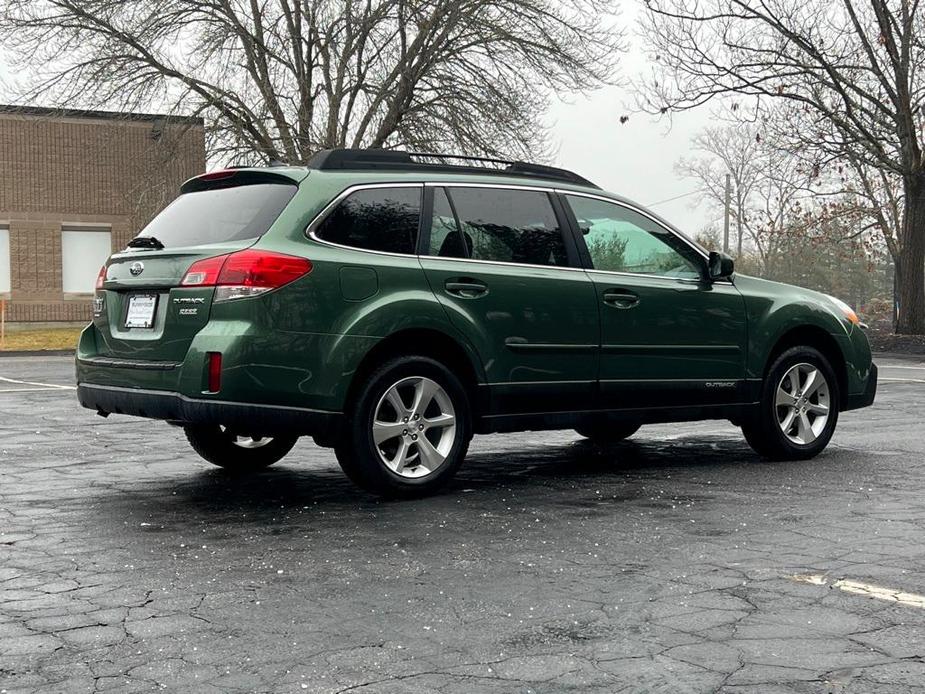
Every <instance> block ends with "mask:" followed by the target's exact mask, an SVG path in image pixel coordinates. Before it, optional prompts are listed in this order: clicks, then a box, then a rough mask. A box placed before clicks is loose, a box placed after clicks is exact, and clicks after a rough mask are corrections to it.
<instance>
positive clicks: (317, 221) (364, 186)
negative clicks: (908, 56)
mask: <svg viewBox="0 0 925 694" xmlns="http://www.w3.org/2000/svg"><path fill="white" fill-rule="evenodd" d="M450 187H458V188H460V187H461V188H499V189H514V190H527V191H535V192H540V193H547V194H548V193H555V192H556V191H555V190H554V189H553V188H541V187H537V186H521V185H517V184H511V185H506V184H499V183H450V182H447V183H443V182H439V181H425V182H422V183H407V182H406V183H360V184H357V185H353V186H350V187H349V188H345V189H344V190H342V191H341V192H340V193H339V194H338V195H337V196H336V197H335V198H334V199H333V200H331V202H329V203H328V204H327V205H325V206H324V207H323V208H322V209H321V211H320V212H319V213H318V214H316V215H315V217H314V218H313V219H312V220H311V221H310V222H309V223H308V224H307V225H306V227H305V232H304V235H305V236H306V237H308V238H310V239H311V240H312V241H315V242H316V243H320V244H322V245H325V246H330V247H332V248H344V249H346V250H348V251H356V252H358V253H373V254H376V255H386V256H393V257H399V258H418V259H419V260H424V259H425V258H426V259H428V260H442V261H452V262H458V263H481V264H484V265H502V266H505V267H526V268H540V269H542V270H566V271H568V272H584V271H585V269H584V268H582V267H572V266H571V265H533V264H531V263H513V262H510V261H505V260H483V259H480V258H450V257H445V256H439V255H420V254H418V253H392V252H390V251H375V250H372V249H370V248H357V247H356V246H345V245H344V244H341V243H335V242H333V241H327V240H325V239H323V238H321V237H319V236H318V234H316V233H315V232H316V230H317V228H318V227H319V226H320V225H321V223H322V222H324V220H325V219H326V218H327V217H328V215H329V214H330V213H331V212H332V210H333V209H334V208H335V207H336V206H337V205H338V204H340V203H341V202H342V201H343V200H344V198H346V197H348V196H349V195H352V194H353V193H355V192H357V191H359V190H375V189H378V188H422V189H423V188H450ZM561 231H562V230H561V229H560V232H561Z"/></svg>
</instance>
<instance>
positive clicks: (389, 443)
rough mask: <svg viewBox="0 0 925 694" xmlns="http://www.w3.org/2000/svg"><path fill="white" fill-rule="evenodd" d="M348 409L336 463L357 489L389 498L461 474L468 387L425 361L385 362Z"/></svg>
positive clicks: (468, 433) (468, 428) (427, 489)
mask: <svg viewBox="0 0 925 694" xmlns="http://www.w3.org/2000/svg"><path fill="white" fill-rule="evenodd" d="M347 409H348V411H347V415H348V425H347V433H346V435H345V436H344V437H343V438H342V439H341V440H340V441H339V442H338V444H337V446H336V447H335V449H334V452H335V454H336V455H337V461H338V462H339V463H340V466H341V468H343V470H344V472H345V473H346V474H347V476H348V477H349V478H350V479H351V480H353V481H354V482H355V483H356V484H357V485H359V486H360V487H363V488H364V489H366V490H368V491H371V492H374V493H377V494H382V495H384V496H421V495H424V494H429V493H431V492H433V491H435V490H437V489H438V488H439V487H441V486H442V485H444V484H446V483H447V482H448V481H449V480H450V479H451V478H452V477H453V475H454V474H456V470H457V469H458V468H459V466H460V464H461V463H462V461H463V458H465V456H466V451H467V450H468V448H469V440H470V439H471V438H472V425H471V416H470V413H469V400H468V397H467V396H466V391H465V388H463V385H462V384H461V383H460V382H459V379H458V378H456V376H454V375H453V373H452V372H451V371H450V370H449V369H447V368H446V367H445V366H444V365H443V364H441V363H439V362H437V361H434V360H433V359H430V358H427V357H417V356H411V357H400V358H398V359H393V360H391V361H389V362H387V363H386V364H383V365H382V366H381V367H380V368H379V369H377V370H376V371H375V372H374V373H373V374H372V375H371V376H370V377H369V379H368V380H367V382H366V384H365V385H364V386H363V387H362V388H361V389H360V391H359V392H358V393H357V394H356V396H355V397H354V398H353V401H352V402H351V403H350V405H349V406H348V408H347Z"/></svg>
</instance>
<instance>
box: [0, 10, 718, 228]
mask: <svg viewBox="0 0 925 694" xmlns="http://www.w3.org/2000/svg"><path fill="white" fill-rule="evenodd" d="M634 9H635V8H634V6H633V5H630V7H629V9H626V10H624V12H623V16H622V18H621V24H622V25H623V26H625V27H626V28H627V32H626V33H627V42H628V43H629V48H630V50H629V52H628V53H627V54H626V55H624V56H623V57H622V58H621V60H620V72H621V75H622V76H623V77H624V78H631V77H637V76H639V75H641V74H643V73H645V72H646V71H647V67H648V62H647V60H646V56H645V54H644V51H643V50H642V49H641V47H640V46H639V42H638V40H637V39H636V37H635V36H634V35H633V27H634V21H635V16H634V15H635V11H634ZM9 74H10V73H9V70H8V68H7V67H6V66H5V65H4V63H3V56H2V50H0V83H2V81H3V80H4V78H5V77H9ZM633 103H634V101H633V95H632V92H631V91H630V90H629V89H628V88H623V87H607V88H604V89H600V90H598V91H595V92H592V93H590V94H588V95H582V94H567V95H562V96H561V98H559V99H557V100H555V101H554V103H552V105H551V108H550V111H549V113H548V114H547V115H546V120H547V122H548V123H549V124H550V125H551V127H552V130H551V135H552V137H553V141H554V144H555V145H556V146H557V147H558V152H559V154H558V158H557V161H556V162H555V163H556V164H557V165H559V166H562V167H564V168H567V169H572V170H573V171H575V172H576V173H579V174H581V175H582V176H584V177H585V178H588V179H590V180H592V181H594V182H595V183H596V184H598V185H599V186H601V187H602V188H604V189H606V190H609V191H612V192H614V193H618V194H620V195H624V196H626V197H628V198H630V199H632V200H634V201H636V202H638V203H641V204H643V205H645V206H648V207H651V208H652V209H653V210H654V211H655V212H657V213H658V214H660V215H662V216H663V217H665V218H666V219H668V220H669V221H670V222H672V223H674V224H675V225H676V226H677V227H678V228H680V229H681V230H682V231H685V232H687V233H688V234H690V235H694V234H696V233H697V232H698V231H700V230H701V229H702V228H703V227H704V226H705V225H707V224H708V223H710V222H711V221H716V220H715V215H714V214H713V213H711V212H710V211H709V210H708V209H707V206H706V204H699V205H697V203H698V202H699V200H698V196H697V195H687V194H688V193H690V192H691V191H692V190H693V189H694V186H695V184H694V182H693V181H691V180H689V179H683V178H681V177H679V176H678V175H676V174H675V172H674V165H675V162H677V160H678V158H679V157H681V156H684V155H687V154H688V146H689V143H690V139H691V137H692V136H693V135H694V134H695V133H696V132H698V131H699V130H701V129H702V128H704V127H706V126H707V125H708V124H709V110H708V109H707V108H701V109H699V110H698V111H693V112H688V113H681V114H676V115H675V117H674V119H673V121H672V122H671V123H670V124H669V123H668V121H667V120H665V119H661V120H659V119H656V118H654V117H652V116H647V115H644V114H640V113H631V111H632V107H633ZM42 105H43V106H48V105H53V104H42ZM627 114H628V115H630V119H629V121H628V122H627V123H625V124H621V123H620V116H621V115H627ZM678 196H684V197H680V198H678V199H675V200H671V198H676V197H678ZM663 201H667V202H663ZM694 205H696V207H692V206H694Z"/></svg>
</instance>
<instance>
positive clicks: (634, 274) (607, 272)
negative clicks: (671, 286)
mask: <svg viewBox="0 0 925 694" xmlns="http://www.w3.org/2000/svg"><path fill="white" fill-rule="evenodd" d="M587 272H588V274H591V273H598V274H603V275H619V276H620V277H642V278H645V279H649V280H667V281H669V282H681V283H682V284H697V285H699V284H703V282H704V280H703V278H702V277H698V278H694V277H675V276H673V275H648V274H645V273H643V272H621V271H619V270H595V269H591V268H589V269H588V270H587Z"/></svg>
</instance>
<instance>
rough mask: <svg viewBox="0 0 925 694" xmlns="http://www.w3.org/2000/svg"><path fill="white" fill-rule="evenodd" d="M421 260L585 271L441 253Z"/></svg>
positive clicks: (576, 269)
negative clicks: (457, 256)
mask: <svg viewBox="0 0 925 694" xmlns="http://www.w3.org/2000/svg"><path fill="white" fill-rule="evenodd" d="M418 257H419V258H420V259H421V260H425V259H426V260H443V261H452V262H455V263H481V264H482V265H503V266H505V267H529V268H538V269H540V270H567V271H568V272H584V271H585V269H584V268H583V267H572V266H571V265H533V264H532V263H514V262H511V261H509V260H483V259H481V258H451V257H449V256H441V255H421V256H418Z"/></svg>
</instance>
